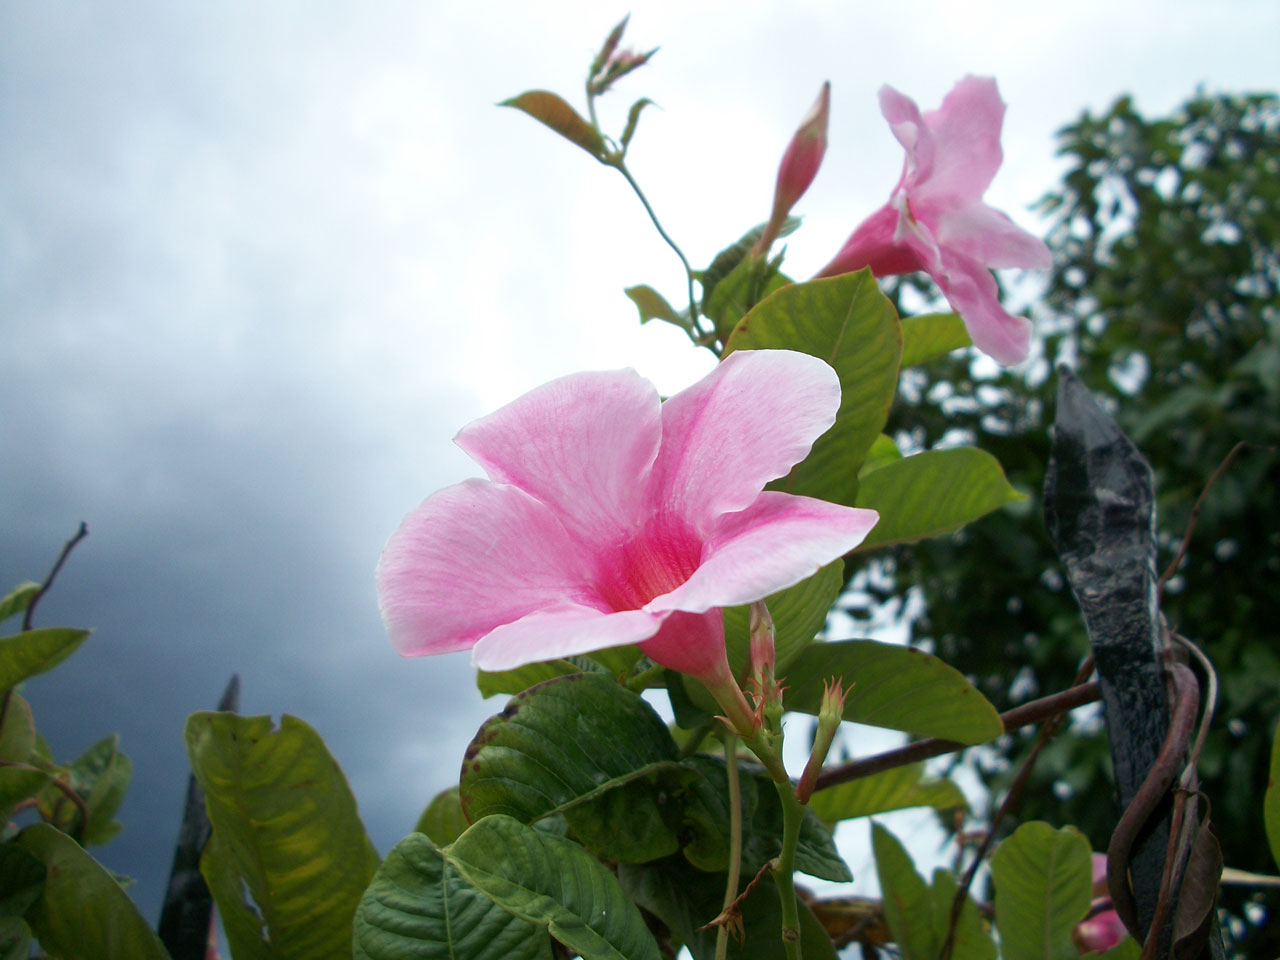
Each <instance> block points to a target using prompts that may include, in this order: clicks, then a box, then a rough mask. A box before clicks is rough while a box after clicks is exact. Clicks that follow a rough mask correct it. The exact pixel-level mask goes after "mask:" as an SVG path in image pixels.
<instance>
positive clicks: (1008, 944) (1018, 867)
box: [991, 820, 1093, 960]
mask: <svg viewBox="0 0 1280 960" xmlns="http://www.w3.org/2000/svg"><path fill="white" fill-rule="evenodd" d="M991 878H992V881H993V882H994V883H995V888H996V928H997V929H998V930H999V931H1000V949H1001V952H1002V955H1003V957H1004V958H1005V960H1068V958H1074V957H1076V956H1078V955H1079V951H1077V950H1076V948H1075V945H1074V944H1073V943H1072V942H1071V931H1072V930H1073V929H1074V928H1075V925H1076V924H1077V923H1079V922H1080V921H1081V920H1083V919H1084V915H1085V914H1086V913H1088V912H1089V897H1090V894H1091V892H1092V888H1093V874H1092V861H1091V858H1090V853H1089V841H1088V840H1087V839H1086V838H1085V836H1084V834H1082V833H1081V832H1080V831H1079V830H1077V829H1076V828H1075V827H1063V828H1062V829H1061V830H1054V829H1053V827H1051V826H1049V824H1047V823H1043V822H1041V821H1038V820H1037V821H1032V822H1031V823H1024V824H1023V825H1022V826H1020V827H1019V828H1018V829H1017V830H1015V831H1014V833H1013V836H1011V837H1009V838H1008V839H1007V840H1005V841H1004V842H1003V843H1001V844H1000V846H999V847H998V848H997V849H996V852H995V855H994V856H992V858H991Z"/></svg>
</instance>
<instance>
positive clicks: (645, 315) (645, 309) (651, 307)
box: [622, 283, 689, 330]
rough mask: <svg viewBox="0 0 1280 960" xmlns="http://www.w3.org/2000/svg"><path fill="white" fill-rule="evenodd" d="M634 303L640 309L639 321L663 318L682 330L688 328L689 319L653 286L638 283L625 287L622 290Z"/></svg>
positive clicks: (645, 321) (644, 321)
mask: <svg viewBox="0 0 1280 960" xmlns="http://www.w3.org/2000/svg"><path fill="white" fill-rule="evenodd" d="M622 292H623V293H625V294H626V295H627V296H628V297H629V298H630V299H631V302H632V303H634V304H635V305H636V309H637V310H639V311H640V322H641V323H648V322H649V321H650V320H665V321H666V322H667V323H674V324H675V325H676V326H677V327H679V328H680V329H682V330H687V329H688V328H689V321H688V320H686V319H685V318H684V317H683V316H681V315H680V314H679V313H677V312H676V309H675V307H673V306H671V304H669V303H667V300H666V297H664V296H663V295H662V294H660V293H659V292H658V291H657V290H655V289H653V287H650V286H646V285H645V284H643V283H642V284H639V285H638V286H634V287H627V288H626V289H625V290H623V291H622Z"/></svg>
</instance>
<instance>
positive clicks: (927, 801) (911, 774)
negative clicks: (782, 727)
mask: <svg viewBox="0 0 1280 960" xmlns="http://www.w3.org/2000/svg"><path fill="white" fill-rule="evenodd" d="M910 807H933V808H934V809H935V810H950V809H953V808H955V807H962V808H967V807H968V804H967V803H966V802H965V799H964V794H963V793H961V792H960V788H959V787H957V786H956V785H955V784H954V783H953V782H952V781H950V780H947V779H946V778H941V779H926V778H925V776H924V764H923V763H912V764H908V765H907V766H903V767H895V768H894V769H892V770H885V771H884V772H882V773H876V774H873V775H871V776H869V777H862V778H860V779H858V780H850V781H849V782H848V783H841V784H837V785H836V786H834V787H828V788H827V789H825V790H819V791H818V792H817V793H815V794H814V795H813V797H812V798H811V799H810V800H809V809H811V810H812V811H813V812H814V813H816V814H817V815H818V816H819V817H820V818H821V819H823V820H824V821H826V822H827V823H835V822H836V821H838V820H852V819H854V818H855V817H867V816H871V815H872V814H875V813H888V812H889V811H890V810H906V809H908V808H910Z"/></svg>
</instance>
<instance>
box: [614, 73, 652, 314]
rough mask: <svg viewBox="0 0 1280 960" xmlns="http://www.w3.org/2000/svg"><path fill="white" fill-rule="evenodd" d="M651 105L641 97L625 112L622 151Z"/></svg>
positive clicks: (629, 142)
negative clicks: (646, 109)
mask: <svg viewBox="0 0 1280 960" xmlns="http://www.w3.org/2000/svg"><path fill="white" fill-rule="evenodd" d="M652 103H653V101H652V100H650V99H649V98H648V97H641V98H640V99H639V100H637V101H636V102H635V103H633V104H632V105H631V109H630V110H628V111H627V125H626V127H625V128H623V131H622V140H621V143H622V149H623V150H626V149H627V147H629V146H630V145H631V138H632V137H634V136H635V133H636V124H637V123H639V122H640V111H641V110H643V109H644V108H645V107H647V106H650V105H651V104H652ZM642 322H643V321H642Z"/></svg>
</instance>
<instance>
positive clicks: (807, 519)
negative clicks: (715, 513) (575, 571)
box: [645, 491, 879, 613]
mask: <svg viewBox="0 0 1280 960" xmlns="http://www.w3.org/2000/svg"><path fill="white" fill-rule="evenodd" d="M878 519H879V515H878V514H877V513H876V512H875V511H874V510H861V509H858V508H855V507H842V506H838V505H837V504H834V503H827V502H826V501H825V500H814V499H812V498H810V497H797V496H792V495H791V494H786V493H774V492H770V491H767V492H765V493H762V494H760V496H759V498H758V499H757V500H756V502H755V503H753V504H752V505H751V506H750V507H748V508H747V509H746V510H743V511H741V512H739V513H734V514H730V515H729V516H726V517H724V518H723V519H722V522H721V524H720V527H719V529H717V530H716V531H715V532H714V534H713V535H712V536H711V538H710V539H709V540H708V542H707V544H706V547H705V548H704V550H703V558H702V565H701V566H700V567H699V568H698V569H697V570H696V571H695V572H694V573H693V575H692V576H691V577H689V579H688V580H687V581H685V583H684V584H682V585H681V586H679V587H677V588H676V589H675V590H672V591H671V592H670V593H668V594H665V595H664V596H661V597H657V598H655V599H654V600H652V601H651V602H650V603H648V604H646V605H645V609H646V610H650V611H664V610H685V611H689V612H691V613H701V612H703V611H705V610H710V609H712V608H714V607H729V606H736V605H738V604H743V603H751V602H752V601H754V600H759V599H761V598H762V597H767V596H768V595H769V594H771V593H776V592H777V591H779V590H783V589H785V588H786V587H789V586H791V585H793V584H796V583H799V582H800V581H801V580H804V579H805V578H806V577H810V576H812V575H813V574H815V573H817V572H818V568H819V567H822V566H824V565H825V564H828V563H830V562H831V561H832V560H835V559H836V558H837V557H842V556H844V555H845V554H846V553H848V552H849V551H850V550H852V549H853V548H854V547H856V546H857V545H858V544H859V543H861V542H862V540H863V538H865V537H866V535H867V533H868V531H870V530H871V528H872V527H874V526H875V524H876V521H877V520H878Z"/></svg>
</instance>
